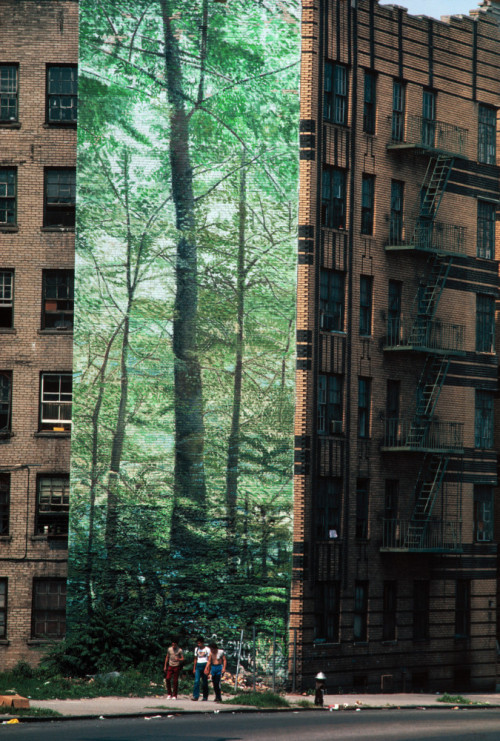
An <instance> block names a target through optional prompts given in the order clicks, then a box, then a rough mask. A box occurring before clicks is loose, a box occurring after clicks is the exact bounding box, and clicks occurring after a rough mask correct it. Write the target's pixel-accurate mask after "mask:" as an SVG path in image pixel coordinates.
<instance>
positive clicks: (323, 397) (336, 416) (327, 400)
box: [318, 374, 344, 435]
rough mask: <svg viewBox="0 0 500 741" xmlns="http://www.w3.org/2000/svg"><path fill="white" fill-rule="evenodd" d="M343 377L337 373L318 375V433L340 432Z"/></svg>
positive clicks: (333, 433)
mask: <svg viewBox="0 0 500 741" xmlns="http://www.w3.org/2000/svg"><path fill="white" fill-rule="evenodd" d="M343 396H344V379H343V377H342V376H341V375H339V374H334V375H331V376H326V375H323V374H321V375H319V376H318V433H319V434H322V435H339V434H340V433H341V432H342V420H343Z"/></svg>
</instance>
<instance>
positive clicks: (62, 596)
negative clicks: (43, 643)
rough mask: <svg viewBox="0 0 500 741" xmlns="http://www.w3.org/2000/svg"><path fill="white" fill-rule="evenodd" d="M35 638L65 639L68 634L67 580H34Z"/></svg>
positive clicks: (32, 629) (33, 630) (33, 628)
mask: <svg viewBox="0 0 500 741" xmlns="http://www.w3.org/2000/svg"><path fill="white" fill-rule="evenodd" d="M31 631H32V635H33V638H64V636H65V634H66V580H65V579H34V580H33V617H32V626H31Z"/></svg>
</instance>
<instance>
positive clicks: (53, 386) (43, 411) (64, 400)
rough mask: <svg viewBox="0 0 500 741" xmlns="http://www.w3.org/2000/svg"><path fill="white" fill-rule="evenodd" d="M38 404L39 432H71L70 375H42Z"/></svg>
mask: <svg viewBox="0 0 500 741" xmlns="http://www.w3.org/2000/svg"><path fill="white" fill-rule="evenodd" d="M40 402H41V403H40V429H41V430H52V431H53V432H68V431H69V430H71V402H72V378H71V373H42V377H41V392H40Z"/></svg>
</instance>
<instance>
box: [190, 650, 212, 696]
mask: <svg viewBox="0 0 500 741" xmlns="http://www.w3.org/2000/svg"><path fill="white" fill-rule="evenodd" d="M209 655H210V649H209V648H208V646H205V639H204V638H203V637H202V636H198V638H197V639H196V648H195V650H194V665H193V674H194V687H193V700H197V699H198V698H199V696H200V679H201V685H202V690H203V700H205V701H207V700H208V677H207V675H206V674H205V669H206V668H207V663H208V657H209Z"/></svg>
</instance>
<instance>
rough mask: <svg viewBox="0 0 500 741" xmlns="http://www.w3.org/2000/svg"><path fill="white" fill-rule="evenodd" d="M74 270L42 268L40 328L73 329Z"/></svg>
mask: <svg viewBox="0 0 500 741" xmlns="http://www.w3.org/2000/svg"><path fill="white" fill-rule="evenodd" d="M73 293H74V272H73V271H72V270H44V271H43V280H42V329H59V330H65V329H73Z"/></svg>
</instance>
